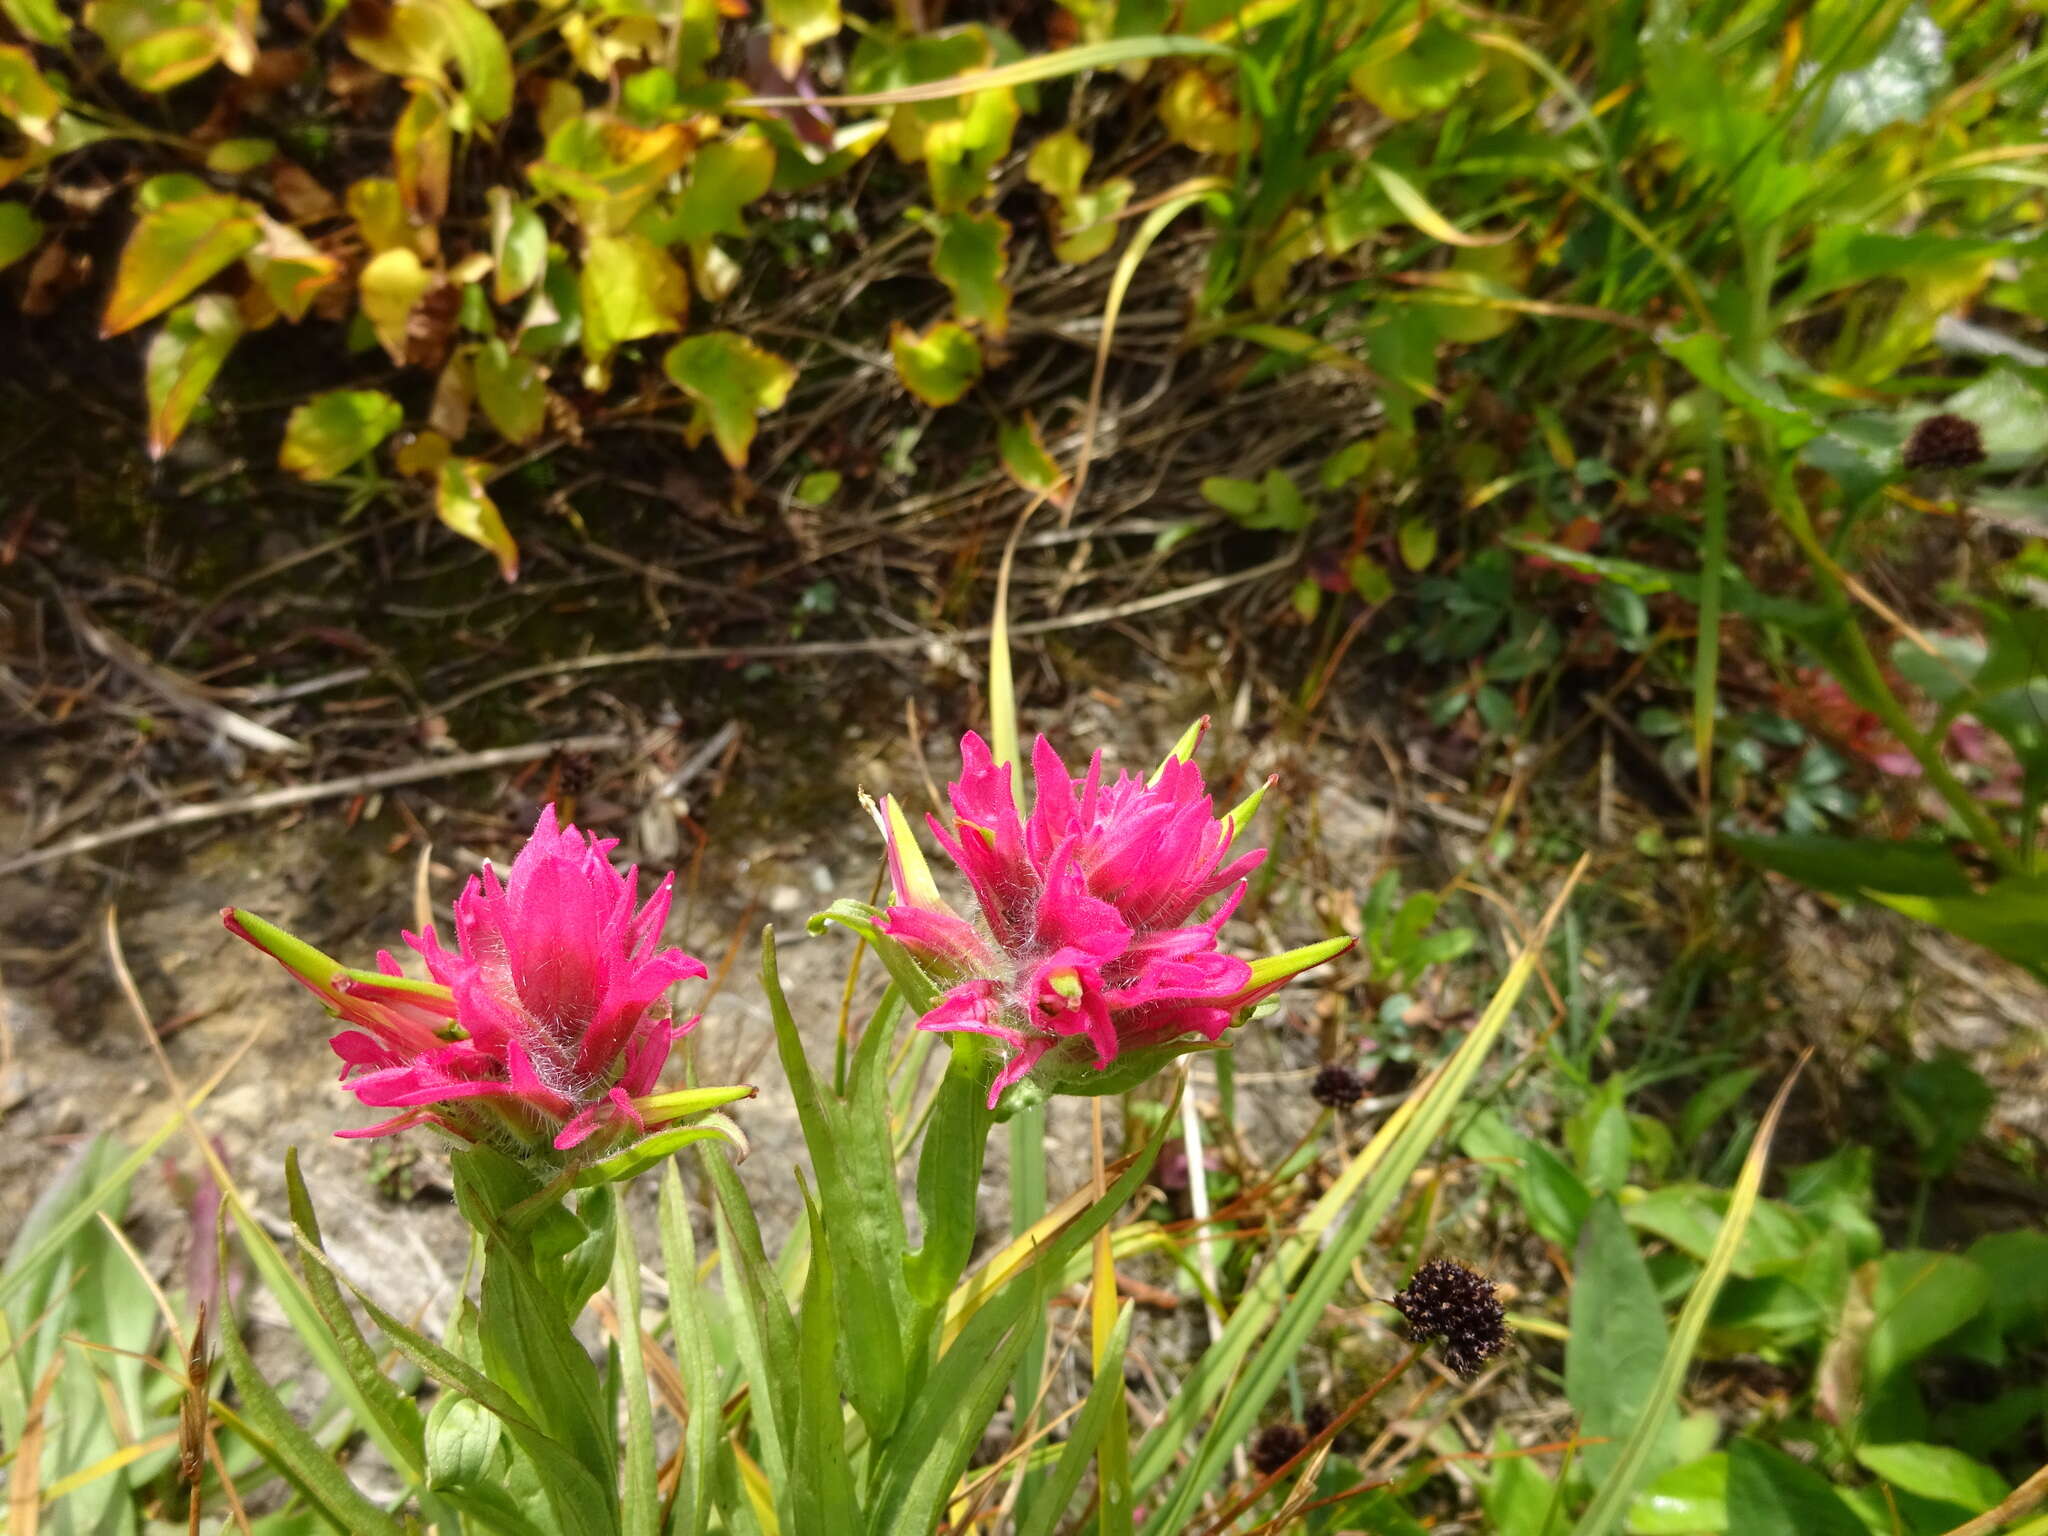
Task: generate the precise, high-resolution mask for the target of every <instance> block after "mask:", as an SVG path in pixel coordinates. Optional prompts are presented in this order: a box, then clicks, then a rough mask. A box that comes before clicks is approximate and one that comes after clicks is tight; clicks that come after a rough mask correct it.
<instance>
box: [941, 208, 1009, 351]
mask: <svg viewBox="0 0 2048 1536" xmlns="http://www.w3.org/2000/svg"><path fill="white" fill-rule="evenodd" d="M933 224H934V226H935V233H936V235H937V238H936V239H935V240H934V241H933V242H932V271H933V273H935V274H936V275H937V277H938V279H939V281H940V282H942V283H944V284H945V285H946V287H947V288H949V289H951V290H952V294H953V313H954V315H955V316H956V317H957V318H958V319H959V320H960V322H961V323H962V324H964V325H978V326H980V327H981V328H982V329H983V330H984V331H986V332H988V334H989V335H990V336H992V337H1000V336H1001V335H1002V334H1003V333H1004V332H1005V331H1007V330H1009V328H1010V290H1009V289H1007V288H1005V287H1004V286H1003V273H1004V272H1005V271H1006V270H1008V268H1009V265H1010V252H1009V249H1008V244H1009V238H1010V226H1009V225H1008V224H1007V223H1005V222H1004V221H1003V220H1002V219H999V218H997V217H996V216H995V215H994V214H993V213H948V214H941V215H940V216H939V217H938V218H936V219H935V220H933Z"/></svg>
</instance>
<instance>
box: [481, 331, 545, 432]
mask: <svg viewBox="0 0 2048 1536" xmlns="http://www.w3.org/2000/svg"><path fill="white" fill-rule="evenodd" d="M476 403H477V404H478V405H480V406H482V407H483V412H484V415H485V416H486V417H487V418H489V420H490V423H491V425H492V426H494V427H496V428H497V429H498V431H499V432H500V433H502V434H503V435H504V438H505V440H506V441H507V442H510V443H524V442H530V441H532V439H533V438H534V437H535V436H536V435H537V434H538V433H539V432H540V429H541V427H542V426H543V425H544V424H545V423H546V421H547V414H548V388H547V384H546V382H545V381H544V380H543V378H542V375H541V369H540V364H538V363H536V362H535V361H534V360H533V359H532V358H530V357H522V356H520V355H519V354H518V353H516V352H514V351H513V350H512V349H511V348H510V347H508V346H506V345H505V343H504V342H503V340H501V339H500V338H498V337H496V336H493V337H492V338H491V339H490V340H489V341H487V342H485V343H484V344H483V346H481V347H479V348H478V349H477V354H476Z"/></svg>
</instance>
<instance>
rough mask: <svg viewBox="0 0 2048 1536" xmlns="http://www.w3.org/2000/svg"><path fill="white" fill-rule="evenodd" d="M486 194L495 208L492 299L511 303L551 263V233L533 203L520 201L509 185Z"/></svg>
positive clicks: (493, 217) (493, 189)
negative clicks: (549, 250)
mask: <svg viewBox="0 0 2048 1536" xmlns="http://www.w3.org/2000/svg"><path fill="white" fill-rule="evenodd" d="M484 196H485V197H486V198H487V199H488V200H489V202H490V208H491V260H492V261H493V262H494V263H495V264H496V266H495V270H494V271H493V273H492V275H491V298H492V300H493V301H494V302H496V303H499V304H510V303H511V302H512V301H513V300H514V299H516V298H518V297H519V295H521V294H522V293H524V292H526V290H527V289H529V288H531V287H532V286H533V285H534V284H535V283H537V282H539V281H540V275H541V273H542V272H543V271H545V270H546V269H547V264H548V232H547V227H546V226H545V225H544V224H542V223H541V221H540V214H539V213H538V212H536V211H535V209H534V207H533V205H532V204H531V203H522V202H519V201H517V200H516V199H515V198H514V197H513V196H512V193H511V190H510V189H509V188H506V187H492V188H491V189H490V190H489V191H488V192H486V193H485V194H484Z"/></svg>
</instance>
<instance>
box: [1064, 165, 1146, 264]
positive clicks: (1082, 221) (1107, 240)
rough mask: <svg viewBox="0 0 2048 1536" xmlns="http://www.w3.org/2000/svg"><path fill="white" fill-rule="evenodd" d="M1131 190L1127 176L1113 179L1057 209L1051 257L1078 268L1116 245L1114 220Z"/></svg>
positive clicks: (1086, 191) (1084, 191)
mask: <svg viewBox="0 0 2048 1536" xmlns="http://www.w3.org/2000/svg"><path fill="white" fill-rule="evenodd" d="M1133 190H1134V188H1133V187H1132V185H1131V179H1130V177H1128V176H1112V177H1111V178H1110V179H1109V180H1108V181H1105V182H1103V183H1101V184H1100V185H1099V186H1093V187H1087V188H1084V189H1083V190H1082V191H1080V192H1077V193H1075V194H1074V195H1073V197H1071V198H1069V199H1068V200H1067V201H1066V203H1064V204H1063V205H1062V206H1061V208H1060V215H1059V219H1058V220H1057V224H1058V231H1059V232H1058V235H1057V236H1056V237H1055V239H1054V240H1053V243H1052V253H1053V255H1054V256H1056V257H1058V258H1059V259H1060V260H1061V261H1064V262H1066V263H1067V264H1068V265H1070V266H1079V265H1080V264H1081V263H1082V262H1084V261H1093V260H1094V259H1095V258H1096V257H1098V256H1100V255H1101V254H1102V253H1103V252H1104V251H1106V250H1108V249H1109V248H1110V247H1111V246H1112V245H1115V244H1116V232H1117V219H1118V216H1119V215H1121V214H1122V213H1123V211H1124V206H1125V205H1126V204H1127V203H1129V202H1130V200H1131V193H1132V191H1133Z"/></svg>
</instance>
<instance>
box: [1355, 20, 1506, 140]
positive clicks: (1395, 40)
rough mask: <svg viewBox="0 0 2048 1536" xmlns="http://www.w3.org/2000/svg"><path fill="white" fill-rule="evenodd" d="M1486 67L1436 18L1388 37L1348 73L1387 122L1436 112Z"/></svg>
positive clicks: (1480, 55)
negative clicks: (1382, 113)
mask: <svg viewBox="0 0 2048 1536" xmlns="http://www.w3.org/2000/svg"><path fill="white" fill-rule="evenodd" d="M1485 64H1486V53H1485V50H1483V49H1482V48H1481V47H1480V46H1479V45H1478V44H1477V43H1475V42H1473V41H1472V39H1471V38H1469V37H1467V36H1466V35H1465V34H1464V33H1462V32H1460V31H1458V30H1457V29H1456V28H1454V27H1452V26H1450V25H1449V24H1448V23H1447V22H1445V21H1444V20H1443V18H1442V16H1441V15H1438V14H1431V15H1429V16H1427V17H1425V18H1424V19H1423V20H1422V21H1421V22H1420V23H1419V24H1417V25H1411V26H1407V27H1401V28H1398V29H1397V30H1395V31H1394V32H1391V33H1389V34H1388V35H1387V36H1386V37H1385V38H1384V39H1383V40H1382V41H1381V43H1380V44H1379V45H1378V46H1377V47H1375V48H1374V49H1373V50H1372V52H1371V53H1370V54H1368V55H1367V56H1366V59H1365V61H1364V62H1363V63H1362V64H1360V65H1359V66H1358V68H1357V69H1355V70H1353V71H1352V73H1351V85H1352V89H1354V90H1356V91H1357V92H1358V93H1359V95H1361V96H1363V97H1365V99H1366V100H1367V101H1370V102H1371V103H1372V104H1373V105H1374V106H1376V107H1378V108H1379V109H1380V111H1382V112H1384V113H1385V114H1386V115H1387V116H1388V117H1391V118H1396V119H1398V120H1401V121H1406V120H1407V119H1409V118H1413V117H1420V116H1422V115H1423V114H1424V113H1426V112H1440V111H1442V110H1443V109H1444V108H1445V107H1448V106H1449V105H1450V104H1451V103H1452V102H1454V101H1456V100H1457V99H1458V93H1459V92H1461V91H1462V90H1464V89H1465V86H1466V84H1467V83H1468V82H1469V81H1470V80H1471V79H1472V77H1473V76H1474V75H1476V74H1478V73H1479V71H1480V70H1481V69H1482V68H1483V67H1484V66H1485Z"/></svg>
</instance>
